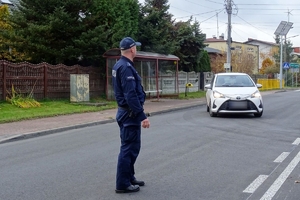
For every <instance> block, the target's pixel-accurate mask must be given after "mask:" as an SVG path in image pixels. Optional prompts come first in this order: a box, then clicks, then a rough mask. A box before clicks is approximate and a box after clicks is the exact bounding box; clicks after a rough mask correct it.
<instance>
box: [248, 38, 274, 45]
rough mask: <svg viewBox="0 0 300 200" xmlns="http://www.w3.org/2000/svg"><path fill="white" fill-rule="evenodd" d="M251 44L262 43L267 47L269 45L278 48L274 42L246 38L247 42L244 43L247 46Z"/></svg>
mask: <svg viewBox="0 0 300 200" xmlns="http://www.w3.org/2000/svg"><path fill="white" fill-rule="evenodd" d="M251 42H257V43H263V44H267V45H270V46H278V44H276V43H274V42H267V41H262V40H257V39H253V38H248V41H246V42H244V43H245V44H248V43H251Z"/></svg>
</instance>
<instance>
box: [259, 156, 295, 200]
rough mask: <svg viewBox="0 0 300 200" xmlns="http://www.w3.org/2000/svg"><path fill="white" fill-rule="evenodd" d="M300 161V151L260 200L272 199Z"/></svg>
mask: <svg viewBox="0 0 300 200" xmlns="http://www.w3.org/2000/svg"><path fill="white" fill-rule="evenodd" d="M299 161H300V152H298V154H297V155H296V156H295V158H294V159H293V160H292V161H291V162H290V164H289V165H288V166H287V167H286V168H285V170H284V171H283V172H282V173H281V174H280V176H279V177H278V178H277V179H276V180H275V181H274V183H273V184H272V185H271V187H270V188H269V189H268V190H267V192H266V193H265V194H264V195H263V196H262V197H261V198H260V200H271V199H272V198H273V197H274V195H275V194H276V192H277V191H278V190H279V188H280V187H281V186H282V184H283V183H284V181H285V180H286V179H287V178H288V176H289V175H290V174H291V172H292V171H293V170H294V168H295V167H296V166H297V165H298V163H299Z"/></svg>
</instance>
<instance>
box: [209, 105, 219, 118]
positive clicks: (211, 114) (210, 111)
mask: <svg viewBox="0 0 300 200" xmlns="http://www.w3.org/2000/svg"><path fill="white" fill-rule="evenodd" d="M211 107H212V105H211V103H210V107H209V115H210V116H211V117H215V116H217V114H216V113H214V112H212V110H211Z"/></svg>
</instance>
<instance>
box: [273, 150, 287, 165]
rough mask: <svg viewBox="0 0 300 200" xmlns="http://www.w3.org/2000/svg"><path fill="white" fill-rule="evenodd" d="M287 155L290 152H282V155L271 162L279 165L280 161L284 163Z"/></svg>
mask: <svg viewBox="0 0 300 200" xmlns="http://www.w3.org/2000/svg"><path fill="white" fill-rule="evenodd" d="M289 154H290V152H282V154H281V155H280V156H278V157H277V158H276V159H275V160H274V161H273V162H276V163H281V162H282V161H284V159H286V157H288V155H289Z"/></svg>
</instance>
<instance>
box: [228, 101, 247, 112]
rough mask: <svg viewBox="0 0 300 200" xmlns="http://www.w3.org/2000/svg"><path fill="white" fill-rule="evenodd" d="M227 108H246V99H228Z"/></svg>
mask: <svg viewBox="0 0 300 200" xmlns="http://www.w3.org/2000/svg"><path fill="white" fill-rule="evenodd" d="M229 108H230V109H234V110H245V109H247V101H230V102H229Z"/></svg>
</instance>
